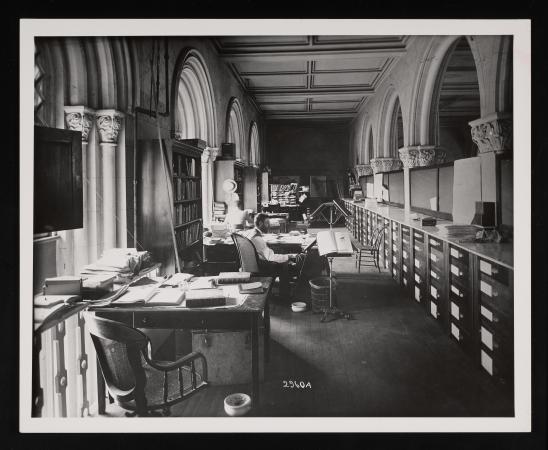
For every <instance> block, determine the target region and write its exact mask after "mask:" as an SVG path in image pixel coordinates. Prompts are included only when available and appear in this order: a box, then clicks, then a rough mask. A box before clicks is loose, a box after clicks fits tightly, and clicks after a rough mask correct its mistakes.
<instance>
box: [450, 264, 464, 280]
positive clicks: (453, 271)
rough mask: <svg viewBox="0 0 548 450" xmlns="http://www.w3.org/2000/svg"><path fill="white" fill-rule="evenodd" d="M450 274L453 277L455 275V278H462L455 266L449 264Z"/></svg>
mask: <svg viewBox="0 0 548 450" xmlns="http://www.w3.org/2000/svg"><path fill="white" fill-rule="evenodd" d="M451 273H452V274H453V275H456V276H457V277H461V276H462V272H461V270H460V269H459V268H458V267H457V266H455V265H454V264H451Z"/></svg>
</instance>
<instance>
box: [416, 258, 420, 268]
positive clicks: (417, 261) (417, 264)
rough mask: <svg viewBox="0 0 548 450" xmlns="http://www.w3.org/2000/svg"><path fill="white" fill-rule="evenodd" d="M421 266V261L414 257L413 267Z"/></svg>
mask: <svg viewBox="0 0 548 450" xmlns="http://www.w3.org/2000/svg"><path fill="white" fill-rule="evenodd" d="M420 266H421V262H420V261H419V260H418V259H417V258H415V267H420Z"/></svg>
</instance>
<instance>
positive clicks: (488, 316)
mask: <svg viewBox="0 0 548 450" xmlns="http://www.w3.org/2000/svg"><path fill="white" fill-rule="evenodd" d="M480 313H481V315H482V316H483V317H485V318H486V319H487V320H488V321H489V322H492V321H493V313H492V312H491V311H489V310H488V309H487V308H486V307H485V306H483V305H481V306H480Z"/></svg>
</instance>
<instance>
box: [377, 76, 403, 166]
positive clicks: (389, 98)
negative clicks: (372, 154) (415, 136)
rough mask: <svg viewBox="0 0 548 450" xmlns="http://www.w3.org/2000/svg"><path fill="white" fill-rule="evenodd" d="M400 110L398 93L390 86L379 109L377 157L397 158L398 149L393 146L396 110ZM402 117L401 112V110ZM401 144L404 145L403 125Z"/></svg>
mask: <svg viewBox="0 0 548 450" xmlns="http://www.w3.org/2000/svg"><path fill="white" fill-rule="evenodd" d="M399 111H401V106H400V100H399V95H398V93H397V91H396V89H395V88H394V86H390V87H389V88H388V90H387V91H386V93H385V96H384V99H383V102H382V106H381V109H380V114H379V117H380V121H379V133H378V139H377V142H378V144H377V148H378V151H377V153H378V157H383V158H399V155H398V152H397V151H398V149H397V148H395V147H397V145H396V146H394V139H395V130H396V127H397V117H398V112H399ZM402 119H403V112H402ZM403 134H404V135H403V145H406V143H407V140H406V136H405V127H404V130H403Z"/></svg>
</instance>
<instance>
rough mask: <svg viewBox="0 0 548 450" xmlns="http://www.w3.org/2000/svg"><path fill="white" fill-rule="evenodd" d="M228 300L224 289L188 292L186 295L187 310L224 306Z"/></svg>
mask: <svg viewBox="0 0 548 450" xmlns="http://www.w3.org/2000/svg"><path fill="white" fill-rule="evenodd" d="M224 305H226V298H225V295H224V292H223V290H222V289H216V288H205V289H193V290H188V291H186V293H185V306H186V307H187V308H205V307H208V306H224Z"/></svg>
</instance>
